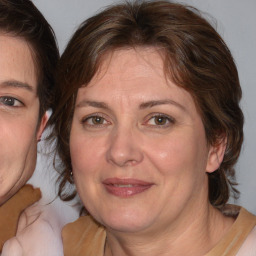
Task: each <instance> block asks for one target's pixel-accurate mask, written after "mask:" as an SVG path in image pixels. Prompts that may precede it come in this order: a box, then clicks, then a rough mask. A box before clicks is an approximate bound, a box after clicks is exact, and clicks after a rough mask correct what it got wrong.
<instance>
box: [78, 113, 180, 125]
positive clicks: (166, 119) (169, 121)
mask: <svg viewBox="0 0 256 256" xmlns="http://www.w3.org/2000/svg"><path fill="white" fill-rule="evenodd" d="M97 118H98V119H99V122H100V123H93V119H94V120H96V119H97ZM156 118H161V119H162V120H163V122H164V123H163V124H149V122H150V120H153V119H156ZM89 121H90V122H92V123H89ZM96 121H97V120H96ZM104 122H106V123H104ZM174 123H175V119H174V118H172V117H170V116H168V115H165V114H161V113H153V114H151V115H150V116H148V117H147V119H146V121H145V122H144V123H143V125H145V126H150V127H153V128H160V129H161V128H166V127H169V126H170V125H171V124H174ZM81 124H82V125H86V126H89V127H97V128H101V127H103V126H107V125H109V124H111V122H109V121H108V120H107V118H106V117H105V116H104V115H103V114H101V113H94V114H91V115H89V116H86V117H84V118H83V119H82V120H81Z"/></svg>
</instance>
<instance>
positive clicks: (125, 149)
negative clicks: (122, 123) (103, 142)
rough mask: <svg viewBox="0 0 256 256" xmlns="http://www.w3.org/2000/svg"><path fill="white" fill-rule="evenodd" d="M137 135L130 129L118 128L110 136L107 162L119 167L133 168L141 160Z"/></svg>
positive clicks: (141, 153) (141, 155) (141, 154)
mask: <svg viewBox="0 0 256 256" xmlns="http://www.w3.org/2000/svg"><path fill="white" fill-rule="evenodd" d="M138 135H139V134H137V135H136V132H133V131H132V130H131V129H122V128H118V129H117V130H116V131H113V134H112V135H111V136H110V141H109V147H108V150H107V154H106V156H107V161H108V162H109V163H112V164H115V165H117V166H119V167H124V166H133V165H136V164H138V163H140V162H141V161H142V160H143V152H142V150H141V147H140V139H139V136H138Z"/></svg>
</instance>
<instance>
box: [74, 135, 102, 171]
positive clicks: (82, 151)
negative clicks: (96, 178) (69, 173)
mask: <svg viewBox="0 0 256 256" xmlns="http://www.w3.org/2000/svg"><path fill="white" fill-rule="evenodd" d="M70 155H71V163H72V169H73V173H74V174H75V175H76V176H81V175H82V176H88V175H90V174H93V173H94V172H95V169H96V168H98V167H99V165H101V163H102V160H103V159H104V156H103V153H102V147H101V146H100V145H99V143H97V141H95V140H94V139H91V138H84V137H83V136H80V135H79V134H78V133H76V132H74V133H71V135H70Z"/></svg>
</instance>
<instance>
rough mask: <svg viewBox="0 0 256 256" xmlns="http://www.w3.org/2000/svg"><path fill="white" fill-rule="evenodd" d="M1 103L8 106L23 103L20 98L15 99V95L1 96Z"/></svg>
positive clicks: (18, 105) (17, 105) (16, 105)
mask: <svg viewBox="0 0 256 256" xmlns="http://www.w3.org/2000/svg"><path fill="white" fill-rule="evenodd" d="M0 104H3V105H5V106H8V107H20V106H22V103H21V102H20V101H19V100H17V99H15V98H13V97H8V96H5V97H0Z"/></svg>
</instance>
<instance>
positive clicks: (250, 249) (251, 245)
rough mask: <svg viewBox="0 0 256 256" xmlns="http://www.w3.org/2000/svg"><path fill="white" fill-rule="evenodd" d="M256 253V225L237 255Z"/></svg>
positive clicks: (250, 255) (246, 255) (252, 254)
mask: <svg viewBox="0 0 256 256" xmlns="http://www.w3.org/2000/svg"><path fill="white" fill-rule="evenodd" d="M255 255H256V227H254V228H253V230H252V231H251V232H250V234H249V235H248V237H247V238H246V240H245V242H244V243H243V245H242V247H241V248H240V250H239V251H238V253H237V256H255Z"/></svg>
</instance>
